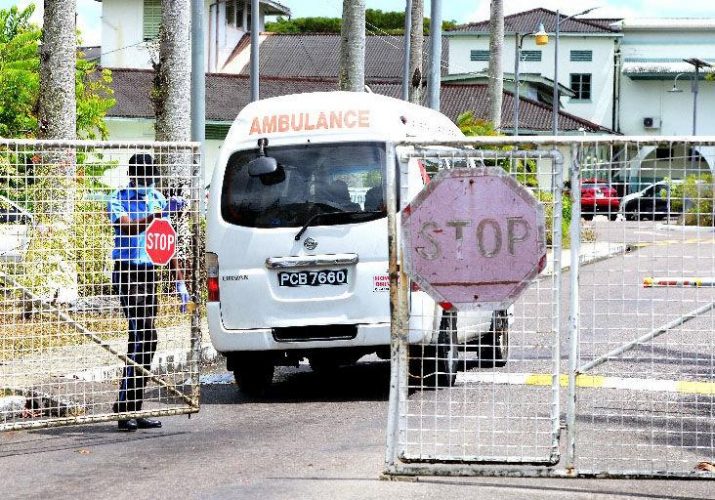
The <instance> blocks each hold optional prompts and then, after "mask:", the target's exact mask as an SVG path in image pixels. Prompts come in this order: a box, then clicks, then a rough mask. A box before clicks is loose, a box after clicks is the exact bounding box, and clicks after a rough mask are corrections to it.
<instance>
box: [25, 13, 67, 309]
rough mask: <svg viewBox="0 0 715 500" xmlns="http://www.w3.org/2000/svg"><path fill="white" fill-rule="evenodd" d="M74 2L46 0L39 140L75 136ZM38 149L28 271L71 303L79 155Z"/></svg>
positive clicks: (46, 291) (40, 288)
mask: <svg viewBox="0 0 715 500" xmlns="http://www.w3.org/2000/svg"><path fill="white" fill-rule="evenodd" d="M75 7H76V3H75V0H55V1H51V2H50V1H45V10H44V17H43V23H42V44H41V45H40V92H39V99H38V109H37V124H38V131H37V132H38V133H37V135H38V137H39V138H40V139H54V140H73V139H76V137H77V101H76V89H75V73H76V64H77V62H76V57H77V34H76V29H75ZM38 153H39V154H37V155H35V158H39V159H40V161H39V163H37V162H36V163H35V165H34V174H35V184H34V185H33V188H32V198H33V201H34V207H33V212H34V221H35V224H36V225H37V227H38V228H40V230H39V231H38V232H39V233H40V234H42V237H37V238H33V240H32V242H31V243H30V247H29V248H28V252H27V255H26V260H25V265H26V271H27V272H26V273H25V276H26V278H27V279H28V285H29V286H30V287H31V289H34V290H35V292H36V293H37V295H39V296H41V297H42V298H43V299H45V300H48V301H56V302H60V303H73V302H75V301H76V300H77V297H78V286H77V266H78V257H79V249H78V248H77V245H76V243H75V242H74V238H73V229H74V227H75V225H76V223H77V222H76V221H75V216H76V214H75V213H74V212H75V211H74V208H75V207H74V203H75V196H76V191H77V188H76V182H75V173H76V154H75V151H74V149H72V148H58V147H44V148H43V149H42V150H41V151H38ZM33 161H35V160H33ZM30 307H31V306H30Z"/></svg>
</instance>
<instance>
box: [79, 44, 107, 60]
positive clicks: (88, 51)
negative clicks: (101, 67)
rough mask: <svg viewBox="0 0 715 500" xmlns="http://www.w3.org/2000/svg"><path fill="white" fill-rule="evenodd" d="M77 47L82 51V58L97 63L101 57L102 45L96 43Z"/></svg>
mask: <svg viewBox="0 0 715 500" xmlns="http://www.w3.org/2000/svg"><path fill="white" fill-rule="evenodd" d="M78 49H79V50H80V51H81V52H82V53H84V58H85V59H86V60H87V61H96V62H97V63H99V59H100V57H102V47H100V46H98V45H93V46H85V47H78Z"/></svg>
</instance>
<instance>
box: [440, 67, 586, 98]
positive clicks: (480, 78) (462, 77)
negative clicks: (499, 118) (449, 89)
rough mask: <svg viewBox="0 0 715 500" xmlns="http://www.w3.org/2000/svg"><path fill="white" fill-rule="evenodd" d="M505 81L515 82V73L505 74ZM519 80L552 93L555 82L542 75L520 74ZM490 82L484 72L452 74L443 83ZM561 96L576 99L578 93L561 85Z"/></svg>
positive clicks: (443, 78) (487, 74) (443, 79)
mask: <svg viewBox="0 0 715 500" xmlns="http://www.w3.org/2000/svg"><path fill="white" fill-rule="evenodd" d="M503 77H504V81H505V82H508V81H511V82H513V81H514V73H504V74H503ZM519 79H520V80H521V81H522V82H528V83H530V84H532V85H533V86H534V87H535V88H537V89H539V90H542V91H552V90H553V88H554V80H553V79H551V78H548V77H546V76H543V75H542V74H540V73H522V72H519ZM488 80H489V73H487V72H483V71H477V72H474V73H452V74H450V75H443V76H442V82H451V83H484V82H486V81H488ZM559 94H561V96H566V97H575V96H576V92H574V91H573V90H571V89H570V88H569V87H567V86H566V85H562V84H561V83H559Z"/></svg>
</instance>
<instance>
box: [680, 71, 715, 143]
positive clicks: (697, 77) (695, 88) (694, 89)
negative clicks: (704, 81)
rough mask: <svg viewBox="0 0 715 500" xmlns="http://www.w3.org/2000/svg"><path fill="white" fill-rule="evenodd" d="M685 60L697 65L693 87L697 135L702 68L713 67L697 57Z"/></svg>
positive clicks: (694, 133)
mask: <svg viewBox="0 0 715 500" xmlns="http://www.w3.org/2000/svg"><path fill="white" fill-rule="evenodd" d="M683 61H685V62H686V63H688V64H692V65H693V66H695V76H693V85H692V87H691V88H692V90H693V135H696V132H697V130H698V89H699V85H698V82H699V80H700V68H712V64H710V63H706V62H705V61H703V60H701V59H697V58H695V57H692V58H690V59H683ZM676 78H677V76H676Z"/></svg>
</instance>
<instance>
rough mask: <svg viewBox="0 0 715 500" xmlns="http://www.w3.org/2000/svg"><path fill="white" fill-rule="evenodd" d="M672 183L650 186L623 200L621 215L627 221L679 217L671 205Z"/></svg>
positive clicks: (659, 183)
mask: <svg viewBox="0 0 715 500" xmlns="http://www.w3.org/2000/svg"><path fill="white" fill-rule="evenodd" d="M671 189H672V181H659V182H655V183H653V184H649V185H648V186H646V187H644V188H643V189H641V190H640V191H636V192H635V193H631V194H629V195H626V196H624V197H623V199H622V200H621V209H620V211H621V213H622V214H623V217H624V218H625V219H626V220H644V219H648V220H656V219H667V218H669V217H671V216H674V215H679V214H680V210H675V209H674V208H673V206H672V204H671Z"/></svg>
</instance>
